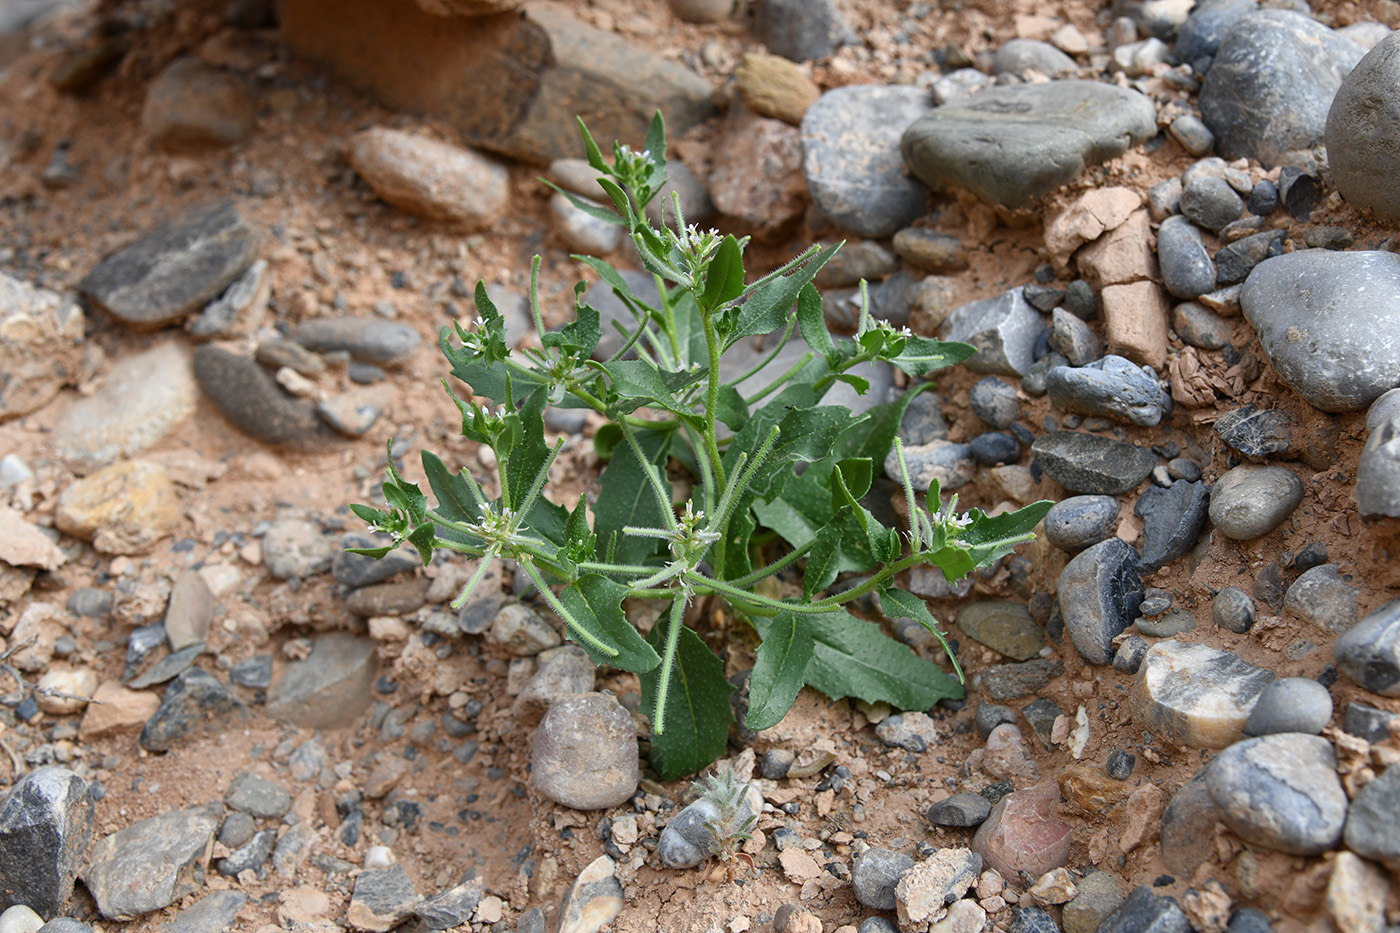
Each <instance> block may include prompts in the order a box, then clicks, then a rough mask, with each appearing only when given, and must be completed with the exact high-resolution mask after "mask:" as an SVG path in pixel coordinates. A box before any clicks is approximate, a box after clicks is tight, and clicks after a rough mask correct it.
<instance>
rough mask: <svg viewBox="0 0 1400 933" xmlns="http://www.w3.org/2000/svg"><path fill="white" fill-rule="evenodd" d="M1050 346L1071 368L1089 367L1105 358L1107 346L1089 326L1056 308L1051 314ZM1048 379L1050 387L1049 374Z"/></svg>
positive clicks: (1053, 367) (1063, 310) (1062, 309)
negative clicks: (1060, 354)
mask: <svg viewBox="0 0 1400 933" xmlns="http://www.w3.org/2000/svg"><path fill="white" fill-rule="evenodd" d="M1050 346H1051V347H1052V348H1054V349H1055V350H1057V351H1059V352H1060V353H1062V354H1063V355H1064V357H1065V359H1066V360H1068V361H1069V365H1070V366H1088V365H1089V364H1091V363H1093V362H1094V361H1095V360H1098V359H1101V358H1102V357H1103V354H1104V347H1105V344H1104V342H1103V341H1102V340H1101V339H1099V335H1098V334H1096V333H1094V332H1093V331H1092V330H1091V329H1090V328H1089V325H1088V324H1085V323H1084V322H1083V321H1082V320H1080V319H1079V318H1078V317H1076V316H1075V315H1073V314H1071V313H1069V312H1068V311H1066V310H1065V309H1064V308H1055V309H1054V310H1053V311H1052V312H1051V314H1050ZM1047 357H1048V354H1047ZM1058 368H1059V367H1057V366H1051V367H1050V369H1052V370H1053V369H1058ZM1046 377H1047V386H1048V377H1049V372H1047V373H1046Z"/></svg>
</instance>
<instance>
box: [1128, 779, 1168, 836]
mask: <svg viewBox="0 0 1400 933" xmlns="http://www.w3.org/2000/svg"><path fill="white" fill-rule="evenodd" d="M1166 809H1167V796H1166V794H1164V793H1162V789H1161V788H1160V787H1158V786H1157V785H1156V784H1144V785H1142V786H1141V787H1139V788H1138V789H1137V790H1135V791H1133V793H1132V796H1131V797H1129V798H1128V804H1127V806H1125V807H1124V808H1123V812H1124V814H1125V817H1126V818H1125V819H1124V821H1123V826H1122V828H1121V829H1120V830H1119V833H1118V848H1119V849H1121V850H1122V851H1123V852H1125V853H1126V852H1131V851H1133V850H1134V849H1136V848H1137V847H1138V846H1140V845H1142V844H1143V843H1144V842H1146V841H1147V840H1148V839H1150V838H1152V834H1153V833H1155V832H1156V831H1157V827H1158V826H1160V825H1161V822H1162V812H1163V811H1164V810H1166Z"/></svg>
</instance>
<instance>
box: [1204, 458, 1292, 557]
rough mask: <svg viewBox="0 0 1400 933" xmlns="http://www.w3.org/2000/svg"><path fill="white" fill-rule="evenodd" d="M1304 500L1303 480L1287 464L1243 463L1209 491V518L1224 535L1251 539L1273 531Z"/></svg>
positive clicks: (1242, 539)
mask: <svg viewBox="0 0 1400 933" xmlns="http://www.w3.org/2000/svg"><path fill="white" fill-rule="evenodd" d="M1302 501H1303V481H1302V480H1300V479H1299V478H1298V474H1296V473H1294V472H1293V471H1292V470H1290V469H1288V468H1287V467H1281V466H1261V465H1259V464H1253V463H1243V464H1240V465H1239V466H1237V467H1235V468H1234V469H1232V470H1230V471H1229V472H1228V473H1226V474H1225V475H1224V476H1222V477H1220V479H1218V480H1217V481H1216V483H1215V486H1214V487H1213V488H1212V489H1211V491H1210V521H1211V524H1213V525H1214V526H1215V527H1216V529H1217V530H1218V531H1219V532H1220V533H1221V534H1223V535H1225V537H1227V538H1233V539H1234V540H1236V541H1252V540H1253V539H1255V538H1258V537H1262V536H1263V535H1266V534H1268V533H1269V532H1271V531H1273V530H1274V529H1275V528H1277V527H1278V526H1279V525H1281V524H1283V523H1284V521H1286V520H1287V519H1288V516H1289V515H1291V514H1292V513H1293V510H1294V509H1296V508H1297V507H1298V506H1299V504H1301V503H1302Z"/></svg>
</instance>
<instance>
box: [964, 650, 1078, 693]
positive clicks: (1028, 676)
mask: <svg viewBox="0 0 1400 933" xmlns="http://www.w3.org/2000/svg"><path fill="white" fill-rule="evenodd" d="M1064 672H1065V670H1064V665H1063V664H1061V663H1060V662H1059V661H1055V660H1052V659H1050V658H1038V659H1036V660H1034V661H1023V662H1021V663H1020V664H993V665H992V666H990V667H988V668H986V669H985V670H983V671H982V687H983V689H985V690H986V691H987V695H988V696H990V697H991V698H992V699H994V700H1014V699H1016V698H1017V697H1023V696H1030V695H1032V694H1034V693H1036V692H1037V691H1038V690H1040V689H1041V688H1042V687H1044V686H1045V685H1046V684H1048V683H1050V681H1052V680H1054V679H1055V678H1056V677H1059V676H1060V675H1061V674H1063V673H1064Z"/></svg>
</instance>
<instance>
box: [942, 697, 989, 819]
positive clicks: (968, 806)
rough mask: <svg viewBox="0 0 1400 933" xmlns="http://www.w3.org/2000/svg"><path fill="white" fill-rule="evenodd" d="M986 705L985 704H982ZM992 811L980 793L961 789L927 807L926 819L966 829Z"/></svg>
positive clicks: (985, 817)
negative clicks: (959, 791) (960, 791)
mask: <svg viewBox="0 0 1400 933" xmlns="http://www.w3.org/2000/svg"><path fill="white" fill-rule="evenodd" d="M983 705H986V704H983ZM991 812H992V804H991V801H989V800H987V798H986V797H983V796H982V795H981V794H974V793H972V792H971V791H963V792H962V793H960V794H954V795H953V796H951V797H949V798H947V799H946V800H940V801H939V802H938V803H936V804H934V805H933V806H931V807H929V808H928V814H927V816H928V821H929V822H930V823H932V824H933V825H934V826H955V827H958V828H962V829H967V828H970V827H973V826H980V825H982V823H983V822H984V821H985V820H986V819H987V815H988V814H989V813H991Z"/></svg>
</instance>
